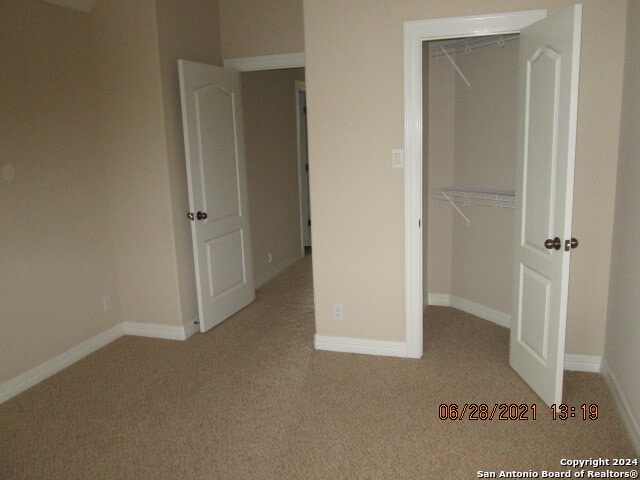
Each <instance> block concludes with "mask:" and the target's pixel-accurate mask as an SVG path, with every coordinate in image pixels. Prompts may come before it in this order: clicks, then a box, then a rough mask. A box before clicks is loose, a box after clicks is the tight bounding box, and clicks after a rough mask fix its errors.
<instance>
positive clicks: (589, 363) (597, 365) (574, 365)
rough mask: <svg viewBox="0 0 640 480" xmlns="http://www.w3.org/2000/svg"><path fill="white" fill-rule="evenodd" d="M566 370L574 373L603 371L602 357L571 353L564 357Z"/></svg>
mask: <svg viewBox="0 0 640 480" xmlns="http://www.w3.org/2000/svg"><path fill="white" fill-rule="evenodd" d="M564 369H565V370H570V371H572V372H594V373H600V372H601V371H602V357H601V356H600V355H573V354H570V353H567V354H565V356H564Z"/></svg>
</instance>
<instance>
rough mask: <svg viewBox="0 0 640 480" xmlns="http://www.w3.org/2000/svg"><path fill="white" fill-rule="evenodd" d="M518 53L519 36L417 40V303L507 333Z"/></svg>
mask: <svg viewBox="0 0 640 480" xmlns="http://www.w3.org/2000/svg"><path fill="white" fill-rule="evenodd" d="M518 52H519V42H518V35H496V36H481V37H466V38H461V39H447V40H442V41H431V42H425V43H424V44H423V65H424V67H423V76H424V82H423V99H424V109H423V114H424V119H423V125H424V135H423V138H424V140H423V151H424V160H423V174H424V175H423V196H424V204H423V215H424V224H425V227H426V231H425V238H424V245H425V250H424V259H425V262H424V263H425V268H424V271H423V278H424V282H423V283H424V287H425V288H424V300H425V304H426V305H437V306H451V307H454V308H457V309H459V310H463V311H465V312H467V313H470V314H473V315H476V316H478V317H480V318H483V319H485V320H489V321H491V322H494V323H496V324H498V325H500V326H503V327H507V328H509V327H510V320H511V319H510V311H511V302H512V295H511V294H512V274H513V253H512V251H511V247H512V245H513V243H514V230H515V225H514V219H515V218H514V207H515V205H514V204H515V202H514V198H515V195H514V191H515V182H516V158H517V156H518V155H517V141H516V140H517V135H518V129H517V118H518ZM496 239H499V243H500V245H501V248H496Z"/></svg>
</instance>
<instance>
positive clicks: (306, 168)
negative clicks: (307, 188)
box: [304, 163, 309, 172]
mask: <svg viewBox="0 0 640 480" xmlns="http://www.w3.org/2000/svg"><path fill="white" fill-rule="evenodd" d="M304 169H305V170H306V171H307V172H308V171H309V164H308V163H307V164H305V166H304Z"/></svg>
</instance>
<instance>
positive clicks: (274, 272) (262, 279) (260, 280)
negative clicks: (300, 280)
mask: <svg viewBox="0 0 640 480" xmlns="http://www.w3.org/2000/svg"><path fill="white" fill-rule="evenodd" d="M301 258H302V253H301V252H298V253H297V254H296V255H294V256H292V257H289V258H287V259H285V260H283V261H282V262H279V263H277V264H275V265H273V266H272V267H271V268H270V269H269V270H267V271H266V272H265V273H263V274H262V275H260V276H259V277H256V278H255V279H254V283H255V287H256V288H260V287H261V286H263V285H264V284H265V283H267V282H268V281H270V280H273V279H274V278H276V277H277V276H278V275H280V274H281V273H282V272H284V271H285V270H286V269H287V268H289V267H290V266H291V265H293V264H294V263H296V262H297V261H298V260H300V259H301Z"/></svg>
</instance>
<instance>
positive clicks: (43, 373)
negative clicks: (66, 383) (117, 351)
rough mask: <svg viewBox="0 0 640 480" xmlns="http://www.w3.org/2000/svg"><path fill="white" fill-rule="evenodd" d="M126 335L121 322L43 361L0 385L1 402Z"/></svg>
mask: <svg viewBox="0 0 640 480" xmlns="http://www.w3.org/2000/svg"><path fill="white" fill-rule="evenodd" d="M122 335H124V328H123V326H122V324H121V323H119V324H118V325H116V326H114V327H111V328H110V329H109V330H106V331H104V332H102V333H100V334H98V335H96V336H95V337H93V338H90V339H89V340H85V341H84V342H82V343H80V344H78V345H76V346H75V347H73V348H70V349H69V350H67V351H66V352H63V353H61V354H60V355H56V356H55V357H53V358H52V359H50V360H47V361H46V362H44V363H41V364H40V365H38V366H37V367H34V368H32V369H31V370H29V371H27V372H25V373H23V374H22V375H18V376H17V377H15V378H13V379H11V380H9V381H7V382H4V383H3V384H1V385H0V403H2V402H6V401H7V400H9V399H10V398H12V397H15V396H16V395H18V394H19V393H22V392H24V391H25V390H27V389H28V388H31V387H33V386H34V385H37V384H38V383H40V382H42V381H43V380H45V379H47V378H49V377H50V376H52V375H54V374H56V373H58V372H59V371H60V370H62V369H64V368H66V367H68V366H70V365H72V364H74V363H76V362H77V361H78V360H82V359H83V358H84V357H86V356H87V355H89V354H91V353H93V352H95V351H96V350H99V349H101V348H102V347H104V346H105V345H108V344H109V343H111V342H113V341H114V340H117V339H118V338H120V337H121V336H122Z"/></svg>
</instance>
